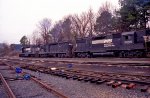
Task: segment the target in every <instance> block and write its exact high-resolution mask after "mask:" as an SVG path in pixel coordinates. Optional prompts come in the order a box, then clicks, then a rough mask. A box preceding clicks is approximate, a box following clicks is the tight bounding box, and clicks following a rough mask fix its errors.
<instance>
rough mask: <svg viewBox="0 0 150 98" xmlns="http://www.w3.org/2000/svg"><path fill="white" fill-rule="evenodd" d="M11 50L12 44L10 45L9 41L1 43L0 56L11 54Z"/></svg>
mask: <svg viewBox="0 0 150 98" xmlns="http://www.w3.org/2000/svg"><path fill="white" fill-rule="evenodd" d="M10 51H11V49H10V45H8V44H7V43H3V44H1V47H0V56H6V55H9V53H10Z"/></svg>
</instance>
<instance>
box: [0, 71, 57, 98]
mask: <svg viewBox="0 0 150 98" xmlns="http://www.w3.org/2000/svg"><path fill="white" fill-rule="evenodd" d="M0 72H1V73H2V74H3V76H4V77H9V78H15V77H16V74H15V71H14V70H0ZM7 83H8V85H9V86H10V88H11V89H12V91H13V93H14V94H15V96H16V97H17V98H58V97H57V96H55V95H54V94H52V93H51V92H48V91H47V90H45V89H44V88H42V87H41V86H40V85H39V84H37V83H35V82H34V81H32V80H15V81H7ZM0 91H1V90H0ZM0 95H1V93H0ZM0 98H7V97H0Z"/></svg>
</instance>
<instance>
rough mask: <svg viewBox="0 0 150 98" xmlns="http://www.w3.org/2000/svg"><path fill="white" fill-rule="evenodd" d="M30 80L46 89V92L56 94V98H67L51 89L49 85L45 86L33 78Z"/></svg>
mask: <svg viewBox="0 0 150 98" xmlns="http://www.w3.org/2000/svg"><path fill="white" fill-rule="evenodd" d="M31 79H32V80H33V81H35V82H36V83H38V84H40V85H41V86H43V87H44V88H46V89H47V90H48V91H51V92H53V93H54V94H56V95H57V96H58V97H61V98H68V97H66V96H65V95H63V94H61V93H60V92H58V91H56V90H55V89H53V88H52V87H50V86H49V85H47V84H45V83H43V82H41V81H39V80H38V79H36V78H33V77H31Z"/></svg>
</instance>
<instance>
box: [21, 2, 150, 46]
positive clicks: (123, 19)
mask: <svg viewBox="0 0 150 98" xmlns="http://www.w3.org/2000/svg"><path fill="white" fill-rule="evenodd" d="M119 5H120V8H119V9H115V8H113V7H112V5H111V4H110V3H109V2H106V3H104V4H103V5H102V6H101V7H100V8H99V11H98V12H97V13H94V12H93V10H92V8H90V9H89V10H88V11H87V12H83V13H82V14H74V15H67V16H66V17H64V18H63V19H62V20H59V21H57V22H55V23H54V24H52V20H51V19H49V18H44V19H43V20H41V21H40V22H39V23H38V25H37V29H36V30H35V31H34V32H33V33H32V35H31V36H32V37H31V39H29V38H27V37H26V36H23V37H22V38H21V40H20V42H21V44H23V45H29V44H35V45H40V44H49V43H54V42H62V41H71V42H74V41H75V39H77V38H83V37H93V36H96V35H100V34H108V33H113V32H124V31H131V30H139V29H146V28H150V27H149V24H148V22H149V21H150V1H149V0H119Z"/></svg>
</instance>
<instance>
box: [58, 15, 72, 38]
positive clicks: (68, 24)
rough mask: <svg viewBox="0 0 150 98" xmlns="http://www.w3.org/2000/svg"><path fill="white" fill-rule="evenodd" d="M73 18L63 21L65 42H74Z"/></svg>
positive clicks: (68, 17)
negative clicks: (72, 32)
mask: <svg viewBox="0 0 150 98" xmlns="http://www.w3.org/2000/svg"><path fill="white" fill-rule="evenodd" d="M71 24H72V22H71V16H67V17H65V18H64V19H63V23H62V26H61V27H62V34H63V38H64V39H63V40H64V41H71V40H72V34H71Z"/></svg>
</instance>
